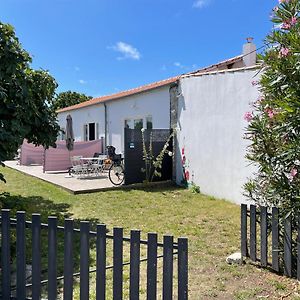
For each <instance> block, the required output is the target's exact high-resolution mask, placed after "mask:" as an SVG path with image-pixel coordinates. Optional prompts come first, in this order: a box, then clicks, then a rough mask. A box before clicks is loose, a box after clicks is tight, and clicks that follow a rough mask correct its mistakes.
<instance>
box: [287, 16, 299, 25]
mask: <svg viewBox="0 0 300 300" xmlns="http://www.w3.org/2000/svg"><path fill="white" fill-rule="evenodd" d="M289 23H290V24H291V26H294V25H296V24H297V18H296V17H292V18H291V19H290V21H289Z"/></svg>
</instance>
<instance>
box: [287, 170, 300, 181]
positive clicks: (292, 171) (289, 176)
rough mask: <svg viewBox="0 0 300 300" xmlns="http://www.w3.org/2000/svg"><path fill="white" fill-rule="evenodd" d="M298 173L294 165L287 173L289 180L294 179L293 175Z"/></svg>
mask: <svg viewBox="0 0 300 300" xmlns="http://www.w3.org/2000/svg"><path fill="white" fill-rule="evenodd" d="M297 174H298V170H297V169H296V168H295V167H294V168H292V169H291V171H290V173H289V174H288V175H287V177H288V179H289V181H290V182H292V181H293V180H294V177H295V176H296V175H297Z"/></svg>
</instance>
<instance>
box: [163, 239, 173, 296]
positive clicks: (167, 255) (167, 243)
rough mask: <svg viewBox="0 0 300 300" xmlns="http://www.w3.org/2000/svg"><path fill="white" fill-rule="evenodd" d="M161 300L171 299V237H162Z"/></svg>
mask: <svg viewBox="0 0 300 300" xmlns="http://www.w3.org/2000/svg"><path fill="white" fill-rule="evenodd" d="M163 256H164V257H163V300H172V299H173V236H170V235H165V236H164V249H163Z"/></svg>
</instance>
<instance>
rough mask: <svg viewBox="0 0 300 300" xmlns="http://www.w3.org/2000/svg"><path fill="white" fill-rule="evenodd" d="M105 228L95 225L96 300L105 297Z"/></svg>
mask: <svg viewBox="0 0 300 300" xmlns="http://www.w3.org/2000/svg"><path fill="white" fill-rule="evenodd" d="M105 277H106V226H105V225H103V224H101V225H97V273H96V299H97V300H105V295H106V280H105Z"/></svg>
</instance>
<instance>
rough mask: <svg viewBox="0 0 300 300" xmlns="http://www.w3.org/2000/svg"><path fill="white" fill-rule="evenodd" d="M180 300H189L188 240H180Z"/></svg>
mask: <svg viewBox="0 0 300 300" xmlns="http://www.w3.org/2000/svg"><path fill="white" fill-rule="evenodd" d="M178 299H180V300H187V299H188V239H187V238H179V239H178Z"/></svg>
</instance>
